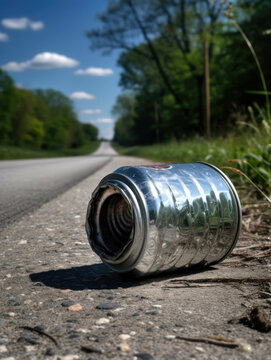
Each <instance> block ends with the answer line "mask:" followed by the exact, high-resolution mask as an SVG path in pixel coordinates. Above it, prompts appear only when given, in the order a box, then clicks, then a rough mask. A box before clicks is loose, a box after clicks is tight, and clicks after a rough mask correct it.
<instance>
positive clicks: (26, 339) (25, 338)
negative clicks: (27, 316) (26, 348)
mask: <svg viewBox="0 0 271 360" xmlns="http://www.w3.org/2000/svg"><path fill="white" fill-rule="evenodd" d="M17 341H18V342H26V343H28V344H30V345H37V344H39V342H38V341H37V340H36V339H34V338H32V337H31V336H28V335H22V336H20V337H19V339H18V340H17Z"/></svg>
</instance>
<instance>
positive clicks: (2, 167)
mask: <svg viewBox="0 0 271 360" xmlns="http://www.w3.org/2000/svg"><path fill="white" fill-rule="evenodd" d="M115 155H116V152H115V151H114V149H113V148H112V147H111V145H110V143H107V142H103V143H102V144H101V145H100V147H99V149H98V150H97V151H96V152H95V153H93V154H92V155H87V156H78V157H66V158H50V159H35V160H11V161H0V230H1V229H3V228H4V227H5V226H6V224H8V223H12V222H14V221H15V220H17V219H19V218H21V217H22V216H23V215H25V214H27V213H29V212H30V211H32V210H33V209H36V208H38V207H40V206H41V205H42V204H43V203H45V202H47V201H49V200H51V199H53V198H54V197H56V196H57V195H59V194H61V193H63V192H64V191H66V190H67V189H69V188H70V187H71V186H73V185H75V184H76V183H78V182H79V181H81V180H82V179H84V178H86V177H87V176H89V175H91V174H92V173H94V172H95V171H97V170H98V169H99V168H101V167H102V166H104V165H105V164H106V163H108V162H109V161H110V160H111V159H112V157H113V156H115Z"/></svg>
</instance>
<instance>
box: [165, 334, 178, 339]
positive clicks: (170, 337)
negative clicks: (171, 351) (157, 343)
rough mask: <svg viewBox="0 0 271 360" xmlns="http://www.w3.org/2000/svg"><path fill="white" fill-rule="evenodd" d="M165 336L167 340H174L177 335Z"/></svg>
mask: <svg viewBox="0 0 271 360" xmlns="http://www.w3.org/2000/svg"><path fill="white" fill-rule="evenodd" d="M165 338H166V339H167V340H173V339H175V338H176V336H175V335H166V336H165Z"/></svg>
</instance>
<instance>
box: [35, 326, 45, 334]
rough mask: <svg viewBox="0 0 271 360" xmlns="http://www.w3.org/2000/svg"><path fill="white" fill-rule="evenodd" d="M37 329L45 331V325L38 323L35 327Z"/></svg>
mask: <svg viewBox="0 0 271 360" xmlns="http://www.w3.org/2000/svg"><path fill="white" fill-rule="evenodd" d="M34 329H35V330H37V331H43V332H44V331H45V326H44V325H37V326H35V327H34Z"/></svg>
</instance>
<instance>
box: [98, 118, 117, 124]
mask: <svg viewBox="0 0 271 360" xmlns="http://www.w3.org/2000/svg"><path fill="white" fill-rule="evenodd" d="M94 122H95V123H97V124H111V123H112V122H113V119H110V118H100V119H96V120H94Z"/></svg>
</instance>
